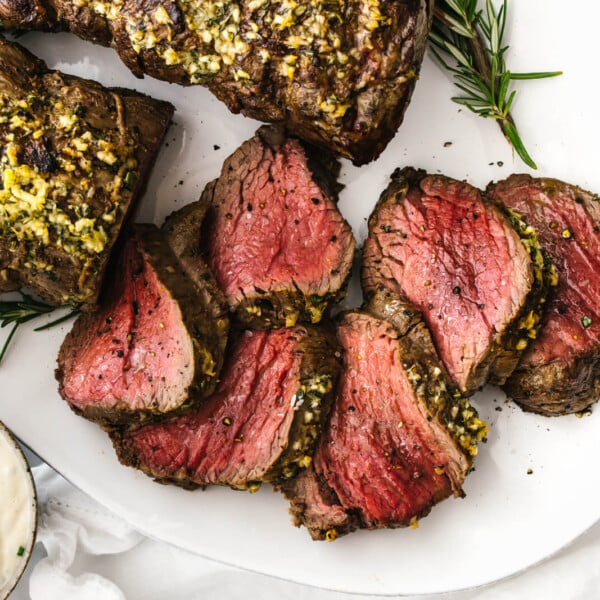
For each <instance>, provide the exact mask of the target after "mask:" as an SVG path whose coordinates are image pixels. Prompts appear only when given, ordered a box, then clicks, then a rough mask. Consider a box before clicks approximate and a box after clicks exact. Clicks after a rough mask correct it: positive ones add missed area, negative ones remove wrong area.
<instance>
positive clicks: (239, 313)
mask: <svg viewBox="0 0 600 600" xmlns="http://www.w3.org/2000/svg"><path fill="white" fill-rule="evenodd" d="M350 275H351V273H348V275H347V277H346V279H345V280H344V283H343V284H342V286H341V287H340V289H339V290H337V291H336V292H335V293H334V294H332V293H329V292H328V293H326V294H323V295H318V294H309V295H308V296H307V295H304V294H302V292H300V291H299V290H294V291H290V290H288V289H283V290H272V291H269V292H266V291H265V290H261V289H257V288H255V291H256V294H257V295H256V296H253V297H251V298H248V297H245V298H244V300H242V301H241V302H240V303H239V304H238V306H237V307H236V310H235V315H236V317H237V319H238V320H239V322H240V323H241V324H242V325H243V326H244V327H247V328H249V329H271V328H273V327H275V328H276V327H282V326H285V327H293V326H294V325H296V323H313V324H314V323H318V322H320V321H321V320H322V319H323V317H324V316H326V315H327V314H328V313H329V311H330V310H331V309H332V307H333V306H334V305H335V304H337V303H338V302H339V301H340V300H342V299H343V298H344V297H345V295H346V291H347V289H348V283H349V281H350Z"/></svg>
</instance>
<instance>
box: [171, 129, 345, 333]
mask: <svg viewBox="0 0 600 600" xmlns="http://www.w3.org/2000/svg"><path fill="white" fill-rule="evenodd" d="M338 170H339V163H337V161H335V160H334V159H333V158H332V157H330V156H328V155H327V154H326V153H324V152H323V151H319V152H317V153H315V152H314V149H312V150H311V149H309V148H307V147H306V146H304V145H303V144H301V143H300V142H299V141H298V140H297V139H296V138H292V137H289V136H287V135H285V133H284V132H283V130H282V129H281V128H277V127H273V126H269V127H262V128H260V129H259V130H258V132H257V133H256V135H255V136H254V137H252V138H251V139H250V140H248V141H246V142H244V143H243V144H242V145H241V146H240V148H238V149H237V150H236V151H235V152H234V153H233V154H232V155H231V156H230V157H229V158H227V159H226V161H225V163H224V165H223V169H222V171H221V175H220V177H219V178H218V179H216V180H215V181H213V182H211V183H209V184H208V186H207V187H206V189H205V190H204V193H203V194H202V198H201V199H200V200H199V201H198V202H196V203H195V204H192V205H191V206H186V207H185V208H184V209H182V212H180V213H175V214H174V215H172V216H171V217H170V218H169V219H168V220H167V225H168V226H169V227H168V232H169V236H170V237H171V238H173V237H178V238H180V237H183V236H188V235H189V233H190V232H189V228H188V226H187V224H189V223H191V222H195V223H196V225H195V227H199V225H198V223H203V225H202V234H201V237H202V240H203V247H204V252H205V259H206V262H207V263H208V266H209V268H210V270H211V271H212V273H213V274H214V276H215V279H216V281H217V283H218V284H219V286H220V287H221V289H222V290H223V292H224V293H225V296H226V298H227V301H228V303H229V305H230V308H231V310H232V311H233V312H234V313H235V315H236V317H237V319H238V321H239V322H240V323H242V325H244V326H245V327H249V328H264V327H279V326H293V325H294V324H295V323H296V322H304V323H316V322H318V321H320V320H321V318H322V317H323V315H324V314H325V313H326V312H327V310H328V309H329V307H330V306H331V305H332V304H333V303H335V302H337V301H338V300H339V299H340V298H341V297H343V295H344V293H345V290H346V285H347V282H348V278H349V276H350V271H351V268H352V261H353V256H354V237H353V235H352V230H351V228H350V226H349V225H348V223H347V222H346V221H345V220H344V218H343V216H342V215H341V213H340V211H339V210H338V208H337V205H336V200H337V195H336V192H337V183H336V179H335V176H336V175H337V172H338ZM207 207H208V210H206V209H207ZM205 212H206V216H205V217H204V214H205ZM193 235H194V236H195V235H197V234H196V233H193ZM198 235H200V234H198ZM190 260H191V264H192V265H193V262H194V259H193V258H191V259H190ZM198 260H202V258H201V257H199V259H198Z"/></svg>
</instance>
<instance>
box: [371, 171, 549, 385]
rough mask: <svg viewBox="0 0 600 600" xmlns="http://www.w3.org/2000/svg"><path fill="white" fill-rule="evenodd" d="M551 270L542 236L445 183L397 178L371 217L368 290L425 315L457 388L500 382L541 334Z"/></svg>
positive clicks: (459, 185) (468, 189)
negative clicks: (541, 244) (541, 246)
mask: <svg viewBox="0 0 600 600" xmlns="http://www.w3.org/2000/svg"><path fill="white" fill-rule="evenodd" d="M548 272H549V266H548V265H547V263H546V262H545V260H544V257H543V255H542V253H541V251H540V250H539V246H538V245H537V239H536V235H535V231H533V230H532V229H531V228H527V227H526V225H525V224H524V223H522V222H519V220H518V218H517V216H516V215H514V214H512V215H508V214H504V213H503V212H502V211H501V210H500V209H499V208H497V207H496V206H495V205H493V204H492V203H489V202H486V201H485V200H484V199H483V198H482V195H481V193H480V192H479V190H477V189H475V188H474V187H472V186H470V185H469V184H467V183H464V182H459V181H455V180H452V179H449V178H448V177H444V176H441V175H427V174H426V173H425V172H424V171H420V170H418V171H417V170H414V169H411V168H406V169H403V170H401V171H400V170H398V171H396V172H395V173H394V174H393V175H392V178H391V182H390V185H389V187H388V188H387V189H386V190H385V191H384V192H383V194H382V195H381V198H380V200H379V203H378V204H377V206H376V208H375V210H374V212H373V214H372V215H371V217H370V219H369V235H368V238H367V240H366V242H365V246H364V252H363V266H362V273H361V277H362V284H363V289H364V292H365V295H366V297H367V298H369V297H370V296H371V295H372V294H373V293H374V292H375V291H377V290H389V291H390V292H391V293H392V294H393V295H395V296H397V297H398V298H399V299H401V300H402V301H403V302H408V303H409V304H412V305H413V307H414V309H416V310H418V311H419V312H420V313H421V314H422V315H423V318H424V320H425V322H426V323H427V325H428V327H429V329H430V330H431V333H432V336H433V340H434V342H435V345H436V347H437V350H438V353H439V355H440V358H441V359H442V361H443V363H444V365H445V366H446V368H447V370H448V372H449V374H450V376H451V377H452V379H453V381H454V382H455V384H456V385H457V386H458V387H459V389H460V390H461V391H462V392H463V393H470V392H472V391H474V390H476V389H478V388H480V387H481V386H482V385H484V384H485V383H486V382H488V381H489V382H492V383H498V384H500V383H503V382H504V381H505V379H506V378H507V377H508V376H509V375H510V373H512V371H513V370H514V368H515V367H516V365H517V362H518V360H519V357H520V355H521V353H522V351H523V350H524V348H526V347H527V344H528V343H529V340H530V339H532V338H534V337H535V336H536V333H537V330H538V329H539V323H540V314H541V313H542V309H543V304H544V300H545V296H546V293H547V286H548Z"/></svg>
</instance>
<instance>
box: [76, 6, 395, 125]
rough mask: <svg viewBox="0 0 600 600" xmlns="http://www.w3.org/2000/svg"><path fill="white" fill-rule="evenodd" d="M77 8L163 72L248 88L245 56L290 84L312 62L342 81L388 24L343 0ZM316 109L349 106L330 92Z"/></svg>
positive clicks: (336, 112)
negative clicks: (152, 58)
mask: <svg viewBox="0 0 600 600" xmlns="http://www.w3.org/2000/svg"><path fill="white" fill-rule="evenodd" d="M74 3H75V4H76V5H77V6H79V7H84V6H86V4H87V6H88V7H89V8H90V9H91V10H92V11H94V12H96V13H98V14H100V15H102V16H104V17H105V18H106V19H107V20H108V21H109V22H112V21H119V23H120V25H121V26H123V27H124V29H125V31H126V32H127V35H128V37H129V41H130V43H131V45H132V47H133V49H134V51H135V52H136V53H138V54H139V53H141V52H143V51H152V52H154V53H155V54H156V55H157V56H158V57H159V58H160V59H162V60H163V61H164V63H165V64H166V65H167V66H172V65H178V66H180V67H182V68H183V70H184V71H185V73H186V74H187V77H188V78H189V81H190V83H202V82H203V81H204V80H206V78H209V77H212V76H215V75H217V74H218V73H220V72H222V71H225V70H227V71H228V72H229V76H233V78H234V79H235V80H237V81H242V82H247V83H248V84H252V83H253V80H252V77H253V75H252V73H251V72H250V71H251V70H252V65H251V64H250V65H245V60H244V59H245V58H246V57H248V56H249V55H250V54H252V55H253V56H259V57H260V60H261V62H262V64H267V63H270V65H269V68H270V69H272V71H273V72H275V73H278V74H279V75H280V76H281V77H282V78H283V79H284V80H287V81H288V83H289V84H292V83H293V81H294V80H296V79H297V78H298V77H301V75H302V74H303V73H304V74H305V75H306V76H307V77H309V78H310V77H311V76H310V72H311V69H312V67H313V65H314V64H315V61H316V62H318V63H319V64H320V65H322V66H325V67H330V68H331V72H332V77H334V78H337V79H339V80H344V79H346V78H348V77H350V76H351V75H352V73H353V71H355V70H357V68H358V66H359V65H360V63H361V62H363V61H364V59H365V55H366V54H367V53H368V52H369V51H370V50H372V49H373V36H374V34H375V32H376V31H377V30H378V29H379V28H381V27H384V26H387V25H390V24H391V22H392V19H391V17H390V16H386V15H385V14H383V12H382V6H381V3H380V0H359V1H357V2H353V3H352V5H350V3H349V2H347V0H306V1H300V0H177V1H176V2H173V1H171V2H166V1H163V2H156V3H150V4H151V6H152V7H153V8H148V4H140V8H138V7H137V6H135V7H132V6H131V5H128V4H127V3H124V2H123V0H117V1H116V2H104V1H101V0H74ZM346 20H352V25H353V27H352V32H353V33H352V36H353V37H352V41H351V43H350V45H349V44H348V42H347V41H346V42H345V41H344V35H345V34H344V32H345V30H346V29H347V27H348V23H346V22H345V21H346ZM183 26H185V34H182V32H183V31H184V30H183ZM273 48H277V51H276V52H274V53H273V54H272V52H271V49H273ZM281 49H283V50H284V51H283V53H282V51H281ZM249 62H250V63H251V62H252V61H249ZM245 67H247V68H245ZM256 76H260V74H257V75H256ZM317 104H318V108H320V109H321V111H322V113H323V115H324V117H326V118H329V119H339V118H341V117H343V116H344V114H345V112H346V110H347V109H348V108H349V106H350V105H349V104H348V103H347V102H346V99H343V98H338V97H336V95H335V93H332V94H331V95H330V96H329V97H326V98H320V99H319V100H318V102H317Z"/></svg>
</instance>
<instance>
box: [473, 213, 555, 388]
mask: <svg viewBox="0 0 600 600" xmlns="http://www.w3.org/2000/svg"><path fill="white" fill-rule="evenodd" d="M494 206H496V207H497V208H498V209H499V210H500V211H501V212H502V213H503V214H504V215H505V217H506V218H507V219H508V220H509V221H510V224H511V226H512V227H513V229H514V230H515V231H516V232H517V234H518V235H519V238H520V239H521V243H522V244H523V246H525V248H526V249H527V251H528V252H529V256H530V257H531V268H532V273H533V284H532V286H531V290H530V292H529V294H528V295H527V298H526V300H525V302H524V304H523V306H522V307H521V308H520V310H519V313H518V314H517V316H516V317H515V319H514V320H513V321H512V322H511V323H510V324H509V325H508V327H507V328H506V329H505V330H504V331H503V332H502V333H501V334H500V336H499V337H498V338H497V339H495V340H494V343H493V345H492V347H491V348H490V350H489V353H488V355H487V357H485V358H484V360H483V361H482V362H481V363H480V364H479V365H478V366H477V369H476V372H475V375H474V376H475V378H477V377H478V373H480V372H485V371H486V370H487V369H488V367H489V365H490V364H492V368H491V370H490V371H489V373H490V378H489V383H492V384H495V385H502V384H504V382H505V381H506V380H507V378H508V377H510V375H511V374H512V373H513V371H514V370H515V368H516V367H517V364H518V363H519V360H520V358H521V355H522V354H523V352H524V351H525V350H526V348H527V347H528V346H529V344H530V342H531V341H532V340H534V339H535V338H536V336H537V333H538V331H539V330H540V327H541V326H542V321H543V316H544V309H545V304H546V299H547V297H548V293H549V291H550V288H551V287H553V286H556V284H557V283H558V276H557V274H556V269H555V268H554V265H553V263H552V261H551V260H550V258H549V257H548V256H547V254H545V253H544V252H543V251H542V248H541V246H540V244H539V240H538V234H537V232H536V230H535V229H534V228H533V227H531V226H530V225H527V223H526V222H525V221H524V220H523V217H522V215H520V214H519V213H518V212H517V211H515V210H512V209H510V208H508V207H506V206H503V205H501V204H499V203H494Z"/></svg>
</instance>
